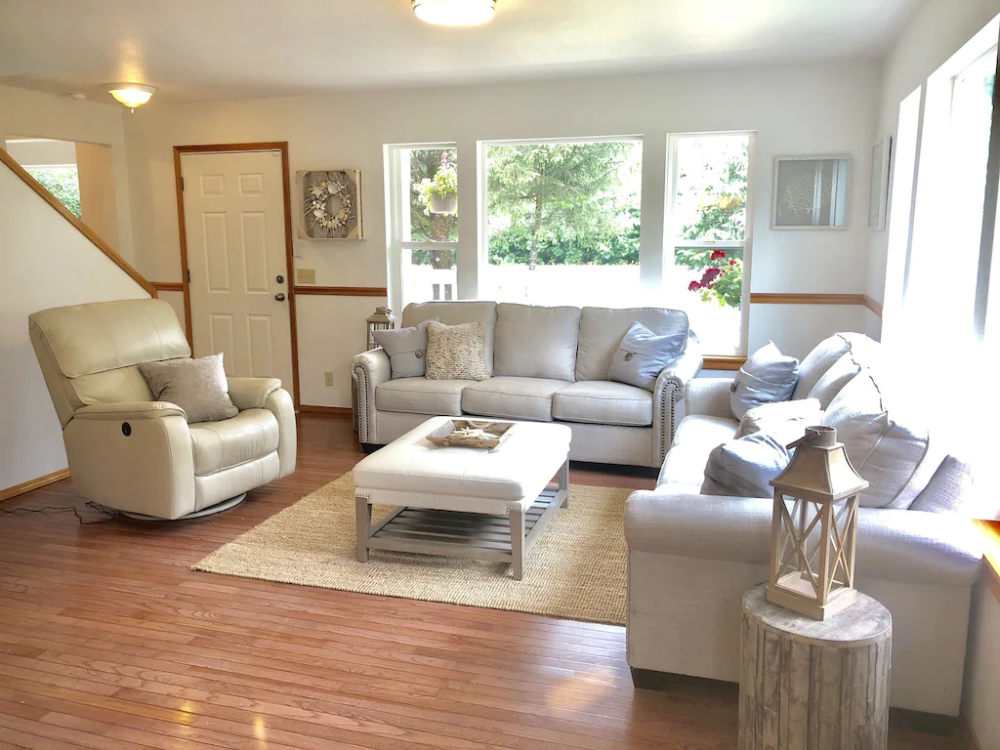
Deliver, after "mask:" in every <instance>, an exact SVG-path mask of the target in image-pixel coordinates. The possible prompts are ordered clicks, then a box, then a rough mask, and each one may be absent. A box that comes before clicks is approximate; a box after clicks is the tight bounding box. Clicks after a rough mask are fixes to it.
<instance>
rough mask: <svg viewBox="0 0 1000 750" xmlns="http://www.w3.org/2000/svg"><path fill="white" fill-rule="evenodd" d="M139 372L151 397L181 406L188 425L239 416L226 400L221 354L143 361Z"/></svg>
mask: <svg viewBox="0 0 1000 750" xmlns="http://www.w3.org/2000/svg"><path fill="white" fill-rule="evenodd" d="M139 372H141V373H142V376H143V377H144V378H145V379H146V382H147V383H148V384H149V390H151V391H152V392H153V398H154V399H155V400H156V401H166V402H167V403H171V404H176V405H177V406H179V407H181V408H182V409H183V410H184V413H185V414H186V415H187V421H188V423H189V424H194V423H196V422H218V421H221V420H223V419H232V418H233V417H235V416H236V415H237V414H239V413H240V412H239V409H237V408H236V406H235V404H233V402H232V399H230V398H229V381H228V380H227V379H226V370H225V368H224V367H223V366H222V354H211V355H209V356H207V357H198V359H174V360H168V361H166V362H142V363H140V364H139Z"/></svg>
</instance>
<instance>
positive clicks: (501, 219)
mask: <svg viewBox="0 0 1000 750" xmlns="http://www.w3.org/2000/svg"><path fill="white" fill-rule="evenodd" d="M482 158H483V163H484V165H485V170H484V172H485V175H484V178H485V195H486V201H485V206H484V209H485V210H484V213H485V215H486V222H485V226H484V227H483V231H484V235H485V237H484V242H483V246H484V248H485V253H486V259H485V260H486V263H485V264H484V265H485V268H484V269H483V270H482V271H481V273H480V275H479V294H480V296H481V297H483V298H487V299H497V300H501V301H505V302H525V303H535V304H545V305H561V304H566V305H618V304H622V305H627V304H630V303H634V300H635V295H636V293H637V291H638V289H639V228H640V205H639V204H640V194H641V189H642V184H641V181H642V141H641V140H639V139H616V140H588V141H577V140H560V141H540V142H533V143H525V142H517V143H486V144H483V146H482Z"/></svg>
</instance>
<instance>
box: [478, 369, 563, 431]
mask: <svg viewBox="0 0 1000 750" xmlns="http://www.w3.org/2000/svg"><path fill="white" fill-rule="evenodd" d="M569 385H572V383H569V382H568V381H565V380H548V379H544V378H513V377H496V378H490V379H489V380H484V381H483V382H481V383H473V384H471V385H469V386H468V387H467V388H465V390H464V391H463V392H462V411H464V412H465V413H466V414H475V415H477V416H482V417H504V418H505V419H529V420H533V421H536V422H551V421H552V397H553V395H555V394H556V393H557V392H558V391H561V390H562V389H563V388H566V387H567V386H569Z"/></svg>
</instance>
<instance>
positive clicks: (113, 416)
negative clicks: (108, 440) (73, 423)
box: [73, 401, 187, 422]
mask: <svg viewBox="0 0 1000 750" xmlns="http://www.w3.org/2000/svg"><path fill="white" fill-rule="evenodd" d="M163 417H184V419H185V421H186V420H187V415H186V414H185V413H184V410H183V409H182V408H181V407H179V406H177V404H171V403H169V402H167V401H123V402H121V403H117V404H91V405H90V406H81V407H80V408H79V409H77V410H76V411H75V412H73V419H83V420H102V421H127V420H131V421H133V422H134V421H136V420H139V419H162V418H163Z"/></svg>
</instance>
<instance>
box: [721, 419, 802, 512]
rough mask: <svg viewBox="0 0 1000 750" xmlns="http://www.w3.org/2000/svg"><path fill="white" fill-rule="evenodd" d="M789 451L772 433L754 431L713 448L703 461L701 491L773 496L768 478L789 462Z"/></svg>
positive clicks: (774, 475)
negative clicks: (703, 469)
mask: <svg viewBox="0 0 1000 750" xmlns="http://www.w3.org/2000/svg"><path fill="white" fill-rule="evenodd" d="M790 460H791V454H790V453H789V452H788V449H787V448H785V446H784V445H782V444H781V443H780V442H779V441H778V440H777V439H776V438H775V437H774V436H773V435H769V434H767V433H766V432H757V433H754V434H753V435H747V436H746V437H742V438H740V439H739V440H730V441H729V442H728V443H723V444H722V445H720V446H718V447H717V448H714V449H712V452H711V453H710V454H709V456H708V463H707V464H706V465H705V483H704V484H703V485H702V487H701V492H702V494H703V495H728V496H732V497H773V496H774V489H773V488H772V487H771V485H770V482H771V480H772V479H774V478H775V477H776V476H778V475H779V474H780V473H781V472H783V471H784V470H785V467H787V466H788V462H789V461H790Z"/></svg>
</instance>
